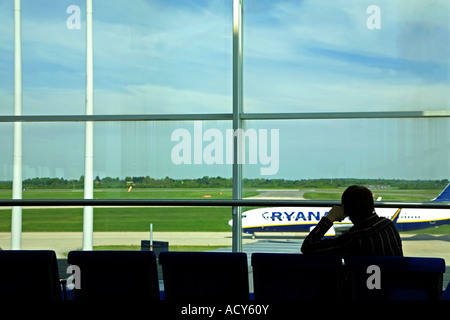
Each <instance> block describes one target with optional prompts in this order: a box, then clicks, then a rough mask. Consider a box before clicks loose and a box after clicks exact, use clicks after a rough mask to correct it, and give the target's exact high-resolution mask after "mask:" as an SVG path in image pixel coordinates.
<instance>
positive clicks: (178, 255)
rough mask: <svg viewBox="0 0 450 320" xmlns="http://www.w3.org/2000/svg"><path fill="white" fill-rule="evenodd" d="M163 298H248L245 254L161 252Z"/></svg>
mask: <svg viewBox="0 0 450 320" xmlns="http://www.w3.org/2000/svg"><path fill="white" fill-rule="evenodd" d="M159 263H160V264H161V266H162V271H163V278H164V295H165V299H166V300H189V301H194V300H204V301H223V300H225V301H244V300H245V301H247V300H249V284H248V261H247V254H246V253H242V252H170V251H169V252H161V253H160V255H159Z"/></svg>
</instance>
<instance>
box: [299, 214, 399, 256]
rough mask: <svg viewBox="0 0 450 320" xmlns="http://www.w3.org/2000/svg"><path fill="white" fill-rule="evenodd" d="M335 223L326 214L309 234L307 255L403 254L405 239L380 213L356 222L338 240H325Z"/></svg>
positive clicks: (303, 248)
mask: <svg viewBox="0 0 450 320" xmlns="http://www.w3.org/2000/svg"><path fill="white" fill-rule="evenodd" d="M332 226H333V222H331V220H330V219H328V218H327V217H326V216H325V217H323V218H322V219H321V220H320V221H319V223H318V224H317V226H316V227H315V228H314V229H313V230H312V231H311V232H310V233H309V235H308V236H307V237H306V238H305V240H304V241H303V244H302V248H301V251H302V252H303V253H304V254H311V253H315V254H336V255H341V256H343V257H345V256H349V255H368V256H403V250H402V241H401V239H400V235H399V233H398V230H397V228H396V227H395V224H394V223H393V222H392V221H391V220H389V219H386V218H384V217H379V216H378V215H376V214H373V215H370V216H369V217H367V218H366V219H364V220H363V221H361V222H359V223H358V224H355V225H354V226H353V227H351V228H350V229H349V231H348V232H347V233H344V234H343V235H341V236H339V237H336V238H334V239H323V236H324V235H325V233H326V232H327V231H328V229H330V228H331V227H332Z"/></svg>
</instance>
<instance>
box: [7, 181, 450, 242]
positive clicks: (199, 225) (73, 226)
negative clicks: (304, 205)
mask: <svg viewBox="0 0 450 320" xmlns="http://www.w3.org/2000/svg"><path fill="white" fill-rule="evenodd" d="M342 191H343V190H342V189H327V190H317V191H312V192H307V193H305V195H304V196H305V198H307V199H311V200H338V199H340V196H341V194H342ZM257 193H258V192H255V191H251V192H245V193H244V196H252V195H256V194H257ZM374 193H375V197H378V196H382V200H383V201H429V200H431V199H433V198H434V197H436V196H437V195H438V194H439V193H440V190H414V191H411V190H395V191H393V190H380V191H374ZM204 195H208V196H211V197H208V199H231V198H232V191H231V190H229V189H224V190H222V189H202V190H200V189H195V190H190V189H143V190H135V189H133V190H132V191H131V192H127V190H119V189H104V190H95V192H94V197H95V198H97V199H203V198H204ZM82 197H83V192H82V191H81V190H25V191H24V192H23V198H24V199H81V198H82ZM0 199H11V191H0ZM230 219H231V208H229V207H184V208H180V207H148V208H141V207H120V208H108V207H99V208H95V210H94V231H116V232H120V231H148V230H149V224H150V223H152V224H153V225H154V230H155V231H156V230H157V231H186V232H188V231H209V232H219V231H225V232H228V231H231V227H230V226H229V225H228V221H229V220H230ZM82 229H83V209H82V208H40V209H30V208H26V207H24V208H23V213H22V230H23V232H81V231H82ZM10 230H11V210H10V209H7V210H0V232H9V231H10ZM420 232H421V233H440V234H443V233H445V234H449V233H450V226H442V227H439V228H431V229H425V230H422V231H420Z"/></svg>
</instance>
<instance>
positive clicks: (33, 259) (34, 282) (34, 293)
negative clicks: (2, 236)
mask: <svg viewBox="0 0 450 320" xmlns="http://www.w3.org/2000/svg"><path fill="white" fill-rule="evenodd" d="M0 300H1V301H5V300H15V301H18V300H21V301H59V300H62V290H61V285H60V279H59V272H58V263H57V260H56V254H55V252H54V251H52V250H4V251H3V250H0Z"/></svg>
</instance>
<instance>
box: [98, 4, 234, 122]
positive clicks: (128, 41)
mask: <svg viewBox="0 0 450 320" xmlns="http://www.w3.org/2000/svg"><path fill="white" fill-rule="evenodd" d="M231 14H232V2H231V1H225V0H219V1H184V0H183V1H165V0H157V1H133V3H132V4H131V3H128V2H124V1H120V0H114V1H111V0H101V1H94V53H95V57H94V60H95V65H94V69H95V70H94V75H95V81H94V82H95V106H94V109H95V113H96V114H143V113H152V114H155V113H159V114H161V113H162V114H164V113H223V112H230V111H231V106H232V102H231V89H232V88H231V85H232V81H231V79H232V78H231V71H232V68H231V65H232V41H231V34H232V28H231V23H232V17H231Z"/></svg>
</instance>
